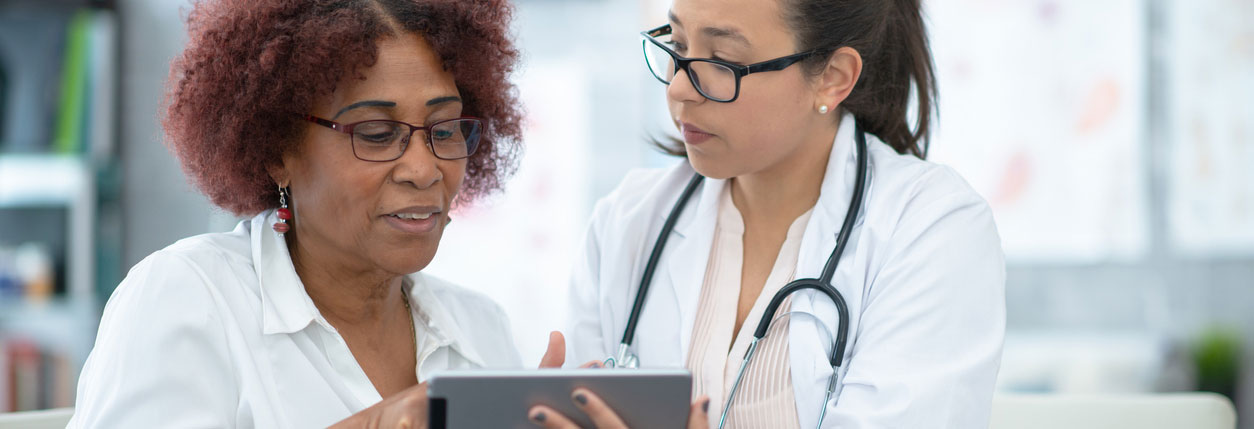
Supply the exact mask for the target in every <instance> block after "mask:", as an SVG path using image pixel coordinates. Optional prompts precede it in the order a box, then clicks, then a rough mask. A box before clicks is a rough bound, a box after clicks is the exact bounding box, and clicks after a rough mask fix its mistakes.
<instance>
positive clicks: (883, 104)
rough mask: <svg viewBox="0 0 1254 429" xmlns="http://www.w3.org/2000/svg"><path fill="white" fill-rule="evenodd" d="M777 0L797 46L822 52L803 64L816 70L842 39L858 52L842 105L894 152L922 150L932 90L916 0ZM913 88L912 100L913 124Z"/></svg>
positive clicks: (920, 152)
mask: <svg viewBox="0 0 1254 429" xmlns="http://www.w3.org/2000/svg"><path fill="white" fill-rule="evenodd" d="M782 1H783V9H784V17H785V21H787V22H788V23H789V24H790V25H791V26H792V28H793V29H794V32H795V37H796V39H797V46H798V48H799V51H800V52H806V51H816V52H818V53H819V54H820V55H816V56H815V57H812V58H811V59H810V60H809V61H806V62H804V63H803V64H804V65H805V67H806V68H807V70H808V71H810V72H811V73H820V72H822V70H823V67H824V66H825V65H826V63H827V60H828V58H830V57H831V54H832V53H833V52H835V51H836V50H837V49H839V48H841V47H845V46H848V47H850V48H853V49H855V50H857V51H858V53H859V54H860V55H862V61H863V65H862V76H861V77H860V78H859V79H858V83H857V85H856V86H854V89H853V92H851V93H850V94H849V97H848V98H846V99H845V101H844V102H842V103H841V105H840V106H841V108H842V109H844V110H846V111H849V112H850V113H852V114H853V116H854V118H856V119H857V121H858V123H859V124H861V125H862V128H863V130H865V131H866V132H868V133H871V134H875V135H876V136H878V137H879V138H880V140H883V141H884V143H887V144H888V145H889V146H892V147H893V149H895V150H896V151H897V152H898V153H902V154H906V153H908V154H911V155H914V156H917V157H919V158H926V157H927V147H928V142H929V140H930V131H931V120H932V117H933V116H934V114H935V109H936V107H935V100H936V98H937V91H936V74H935V72H934V70H933V68H934V66H933V64H932V51H931V48H930V47H929V46H928V41H927V29H926V27H925V26H924V24H923V8H922V5H921V4H920V1H919V0H782ZM911 95H913V96H914V98H915V101H916V102H917V103H918V104H917V106H918V112H917V116H916V119H915V123H914V124H913V125H914V126H913V127H912V126H911V124H910V111H909V108H910V98H911Z"/></svg>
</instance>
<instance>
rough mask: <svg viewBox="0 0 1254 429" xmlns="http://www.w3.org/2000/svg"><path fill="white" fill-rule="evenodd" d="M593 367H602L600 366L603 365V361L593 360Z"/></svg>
mask: <svg viewBox="0 0 1254 429" xmlns="http://www.w3.org/2000/svg"><path fill="white" fill-rule="evenodd" d="M592 367H593V368H600V367H601V362H593V363H592Z"/></svg>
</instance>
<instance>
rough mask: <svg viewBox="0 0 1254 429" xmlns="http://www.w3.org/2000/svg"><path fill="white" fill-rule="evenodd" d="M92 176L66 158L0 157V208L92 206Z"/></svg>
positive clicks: (78, 161) (84, 165)
mask: <svg viewBox="0 0 1254 429" xmlns="http://www.w3.org/2000/svg"><path fill="white" fill-rule="evenodd" d="M92 179H93V174H92V171H91V167H90V166H89V165H88V164H87V163H86V162H85V161H84V160H83V159H82V158H81V157H77V156H68V155H0V208H3V207H31V206H50V205H58V206H59V205H65V206H69V205H78V204H91V201H92V199H91V196H92V194H93V192H92V189H91V188H92V181H93V180H92Z"/></svg>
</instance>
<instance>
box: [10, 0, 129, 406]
mask: <svg viewBox="0 0 1254 429" xmlns="http://www.w3.org/2000/svg"><path fill="white" fill-rule="evenodd" d="M118 25H119V24H118V17H117V12H116V9H115V7H114V3H113V2H112V1H90V0H78V1H75V0H54V1H33V0H16V1H5V2H0V412H7V411H25V410H34V409H45V408H55V407H67V406H72V405H73V403H74V391H75V387H76V385H77V377H78V373H79V372H80V370H81V368H82V365H83V363H84V361H85V360H86V358H87V354H88V352H89V351H90V350H91V346H92V342H93V340H94V338H95V334H96V327H97V325H98V323H99V318H100V311H101V308H102V306H103V302H104V297H102V295H103V293H104V292H103V291H104V290H109V289H112V286H113V285H115V284H117V282H118V281H119V279H120V278H121V273H120V267H119V265H120V264H119V261H120V256H119V254H120V252H121V238H120V237H121V233H120V221H119V219H120V213H119V207H120V201H119V195H120V190H119V189H118V187H119V182H120V180H119V179H118V171H119V170H118V160H117V157H116V155H115V141H116V139H117V138H116V136H117V130H116V128H117V123H118V118H117V116H116V112H117V105H118V103H117V88H118V74H117V70H118V63H119V50H118V42H119V34H118Z"/></svg>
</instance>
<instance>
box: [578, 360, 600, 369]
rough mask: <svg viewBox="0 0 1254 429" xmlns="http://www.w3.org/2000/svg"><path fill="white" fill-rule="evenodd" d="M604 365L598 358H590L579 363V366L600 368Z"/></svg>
mask: <svg viewBox="0 0 1254 429" xmlns="http://www.w3.org/2000/svg"><path fill="white" fill-rule="evenodd" d="M604 366H605V364H604V363H602V362H601V361H599V360H590V361H588V362H585V363H584V364H583V365H579V367H580V368H601V367H604Z"/></svg>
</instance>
